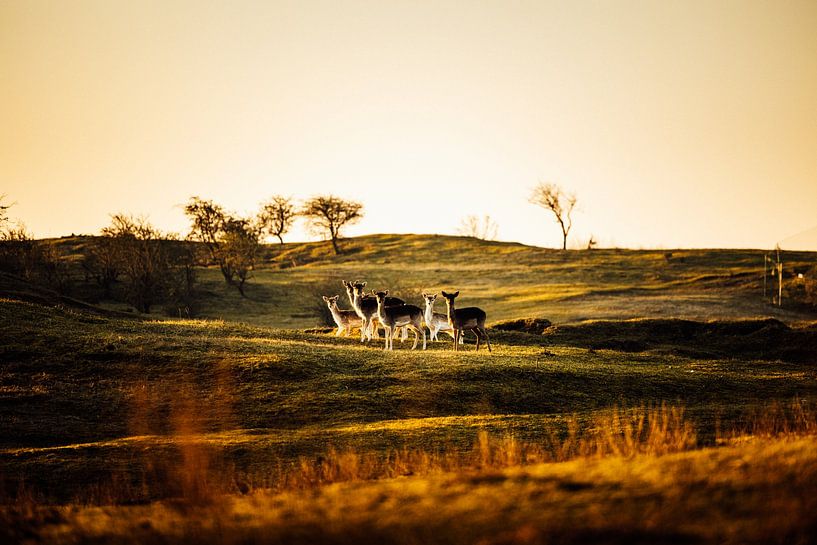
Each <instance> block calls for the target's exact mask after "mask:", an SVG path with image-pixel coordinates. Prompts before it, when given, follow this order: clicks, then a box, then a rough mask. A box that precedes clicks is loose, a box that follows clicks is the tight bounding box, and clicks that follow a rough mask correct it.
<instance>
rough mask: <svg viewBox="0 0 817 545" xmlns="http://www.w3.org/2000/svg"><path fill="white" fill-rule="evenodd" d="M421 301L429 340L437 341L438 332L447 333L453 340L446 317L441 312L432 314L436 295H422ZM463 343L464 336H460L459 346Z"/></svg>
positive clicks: (452, 331) (451, 330)
mask: <svg viewBox="0 0 817 545" xmlns="http://www.w3.org/2000/svg"><path fill="white" fill-rule="evenodd" d="M423 300H424V301H425V303H426V310H425V312H424V313H423V320H424V321H425V323H426V327H427V328H428V332H429V339H430V340H432V341H436V340H439V339H437V334H438V333H439V332H440V331H442V332H444V333H447V334H448V335H451V338H454V330H453V329H452V328H451V324H449V323H448V315H447V314H443V313H441V312H434V301H436V300H437V294H436V293H424V294H423ZM463 342H465V335H462V336H460V344H463Z"/></svg>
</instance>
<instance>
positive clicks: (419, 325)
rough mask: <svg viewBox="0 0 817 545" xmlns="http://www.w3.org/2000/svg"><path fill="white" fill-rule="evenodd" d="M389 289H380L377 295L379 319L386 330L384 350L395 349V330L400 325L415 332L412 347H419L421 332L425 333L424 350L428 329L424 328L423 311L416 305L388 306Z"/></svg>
mask: <svg viewBox="0 0 817 545" xmlns="http://www.w3.org/2000/svg"><path fill="white" fill-rule="evenodd" d="M388 294H389V290H386V291H378V292H377V293H376V295H375V300H376V301H377V319H378V320H380V323H381V324H382V325H383V328H384V329H385V330H386V335H385V336H386V347H385V348H384V350H394V332H395V330H396V328H398V327H404V326H405V327H408V328H409V329H411V330H412V331H413V332H414V344H413V345H412V346H411V349H412V350H414V349H415V348H417V342H418V341H419V340H420V333H422V334H423V350H425V349H426V330H425V329H423V311H422V310H420V307H415V306H414V305H394V306H386V296H387V295H388Z"/></svg>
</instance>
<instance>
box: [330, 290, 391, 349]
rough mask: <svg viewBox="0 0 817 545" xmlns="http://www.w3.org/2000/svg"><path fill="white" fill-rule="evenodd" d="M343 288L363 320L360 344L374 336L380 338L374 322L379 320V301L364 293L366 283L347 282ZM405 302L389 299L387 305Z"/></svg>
mask: <svg viewBox="0 0 817 545" xmlns="http://www.w3.org/2000/svg"><path fill="white" fill-rule="evenodd" d="M343 287H344V288H346V294H347V295H348V296H349V300H350V301H351V303H352V308H353V309H355V312H356V313H357V315H358V316H360V318H361V319H362V320H363V326H362V327H361V328H360V342H364V341H366V340H368V341H371V340H372V336H374V338H379V335H378V333H377V327H376V325H375V323H374V320H376V319H377V299H376V298H374V297H372V296H366V295H365V294H364V293H363V288H365V287H366V282H355V283H352V282H346V281H345V280H344V281H343ZM403 304H405V301H403V300H402V299H399V298H397V297H388V298H387V299H386V305H403Z"/></svg>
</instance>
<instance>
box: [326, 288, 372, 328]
mask: <svg viewBox="0 0 817 545" xmlns="http://www.w3.org/2000/svg"><path fill="white" fill-rule="evenodd" d="M323 301H324V302H325V303H326V306H327V307H329V312H331V313H332V319H333V320H335V324H337V326H338V331H337V333H335V336H336V337H340V334H341V333H344V332H345V333H346V335H345V336H346V337H348V336H349V335H350V334H351V333H352V328H353V327H363V320H362V319H361V317H360V316H358V315H357V312H355V311H354V310H341V309H339V308H338V296H337V295H335V296H333V297H327V296H325V295H324V296H323Z"/></svg>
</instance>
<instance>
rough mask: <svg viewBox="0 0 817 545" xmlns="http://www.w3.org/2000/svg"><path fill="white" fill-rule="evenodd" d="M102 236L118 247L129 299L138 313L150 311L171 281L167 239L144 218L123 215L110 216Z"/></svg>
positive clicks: (120, 266) (126, 294)
mask: <svg viewBox="0 0 817 545" xmlns="http://www.w3.org/2000/svg"><path fill="white" fill-rule="evenodd" d="M102 235H103V236H106V237H110V238H111V239H112V240H113V241H114V243H115V244H116V245H117V247H118V250H117V251H116V255H117V256H118V257H119V268H120V269H121V270H122V275H123V277H124V285H125V292H126V293H125V297H126V299H127V300H128V302H129V303H131V304H132V305H133V306H134V307H136V310H138V311H139V312H144V313H148V312H150V308H151V306H153V305H154V304H155V303H156V302H157V301H159V300H160V299H161V298H162V296H163V292H164V288H165V284H166V282H167V281H168V278H167V277H168V274H169V271H170V264H169V261H168V256H167V248H166V242H167V241H166V240H163V237H162V234H161V233H160V232H159V231H158V230H156V229H155V228H154V227H153V226H152V225H151V224H150V223H148V222H147V220H146V219H145V218H136V217H132V216H126V215H124V214H115V215H113V216H111V225H110V226H108V227H105V228H104V229H102Z"/></svg>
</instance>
